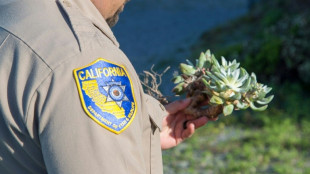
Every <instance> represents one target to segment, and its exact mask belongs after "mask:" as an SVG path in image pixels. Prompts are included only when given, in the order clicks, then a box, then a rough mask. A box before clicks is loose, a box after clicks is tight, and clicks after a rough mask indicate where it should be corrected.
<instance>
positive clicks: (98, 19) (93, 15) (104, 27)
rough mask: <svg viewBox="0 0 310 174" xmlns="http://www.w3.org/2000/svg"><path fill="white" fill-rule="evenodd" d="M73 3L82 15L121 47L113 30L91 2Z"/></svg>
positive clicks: (81, 0) (78, 0)
mask: <svg viewBox="0 0 310 174" xmlns="http://www.w3.org/2000/svg"><path fill="white" fill-rule="evenodd" d="M72 2H73V3H74V4H75V5H76V6H77V7H78V8H79V9H80V10H81V13H82V14H83V15H84V16H86V17H87V18H89V19H90V20H91V21H92V23H93V24H94V25H95V26H96V27H97V28H98V29H99V30H101V32H103V33H104V34H105V35H106V36H107V37H108V38H109V39H110V40H111V41H112V42H113V43H114V44H115V45H116V46H117V47H119V43H118V42H117V40H116V38H115V36H114V34H113V32H112V30H111V28H110V27H109V25H108V24H107V22H106V20H105V19H104V18H103V16H102V15H101V14H100V12H99V11H98V9H97V8H96V7H95V5H94V4H93V3H92V2H91V0H72Z"/></svg>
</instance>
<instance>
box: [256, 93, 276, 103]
mask: <svg viewBox="0 0 310 174" xmlns="http://www.w3.org/2000/svg"><path fill="white" fill-rule="evenodd" d="M273 97H274V96H273V95H271V96H269V97H267V98H263V99H261V100H257V101H256V102H257V103H258V104H260V105H266V104H268V103H270V102H271V100H272V99H273Z"/></svg>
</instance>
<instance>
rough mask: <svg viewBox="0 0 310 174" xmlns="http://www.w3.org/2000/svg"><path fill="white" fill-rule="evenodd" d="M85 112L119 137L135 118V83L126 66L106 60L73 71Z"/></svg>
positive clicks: (101, 59) (100, 59)
mask: <svg viewBox="0 0 310 174" xmlns="http://www.w3.org/2000/svg"><path fill="white" fill-rule="evenodd" d="M73 73H74V77H75V80H76V84H77V88H78V91H79V95H80V100H81V103H82V106H83V108H84V111H85V112H86V113H87V115H88V116H89V117H90V118H92V119H93V120H94V121H95V122H97V123H98V124H100V125H101V126H103V127H104V128H106V129H108V130H110V131H112V132H114V133H116V134H120V133H121V132H122V131H124V130H125V129H126V128H127V127H128V126H129V125H130V124H131V122H132V120H133V119H134V117H135V115H136V110H137V104H136V100H135V96H134V90H133V87H132V82H131V79H130V77H129V74H128V73H127V71H126V69H125V67H123V66H121V65H118V64H115V63H112V62H110V61H108V60H105V59H103V58H99V59H97V60H96V61H94V62H92V63H90V64H89V65H86V66H84V67H81V68H77V69H74V70H73Z"/></svg>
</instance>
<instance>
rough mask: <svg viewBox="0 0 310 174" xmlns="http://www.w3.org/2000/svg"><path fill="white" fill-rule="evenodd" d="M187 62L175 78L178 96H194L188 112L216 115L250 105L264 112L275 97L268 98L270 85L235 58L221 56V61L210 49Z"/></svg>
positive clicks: (182, 64) (199, 114) (196, 115)
mask: <svg viewBox="0 0 310 174" xmlns="http://www.w3.org/2000/svg"><path fill="white" fill-rule="evenodd" d="M186 61H187V63H186V64H185V63H181V64H180V73H177V74H175V76H174V78H173V82H174V83H175V84H176V86H175V87H174V88H173V92H175V93H176V94H177V95H181V94H184V93H185V94H186V96H187V97H191V98H192V102H191V104H190V105H189V107H188V108H187V109H186V110H185V112H186V113H188V114H192V115H194V116H195V117H201V116H207V117H209V118H216V117H218V115H220V114H223V115H225V116H227V115H230V114H231V113H232V112H233V111H234V110H242V109H247V108H249V107H250V108H251V109H253V110H255V111H263V110H265V109H266V108H267V106H268V103H269V102H270V101H271V100H272V99H273V95H271V96H269V97H266V95H267V93H269V92H270V91H271V88H269V87H267V86H266V85H264V84H261V83H258V82H257V79H256V75H255V74H254V73H251V75H249V74H248V72H247V71H246V70H245V69H244V68H242V67H239V65H240V63H238V62H237V61H236V60H233V61H232V62H230V61H229V62H228V61H227V60H226V59H225V58H224V57H222V58H221V64H220V63H219V62H218V60H217V59H216V58H215V56H214V55H213V54H211V52H210V50H207V51H206V52H205V53H201V55H200V57H199V58H198V59H196V62H195V64H194V63H192V62H190V61H189V60H186ZM206 104H208V105H206Z"/></svg>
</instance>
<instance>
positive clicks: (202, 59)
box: [198, 53, 207, 68]
mask: <svg viewBox="0 0 310 174" xmlns="http://www.w3.org/2000/svg"><path fill="white" fill-rule="evenodd" d="M206 62H207V58H206V55H205V54H204V53H201V54H200V57H199V59H198V68H202V67H204V65H205V63H206Z"/></svg>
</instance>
